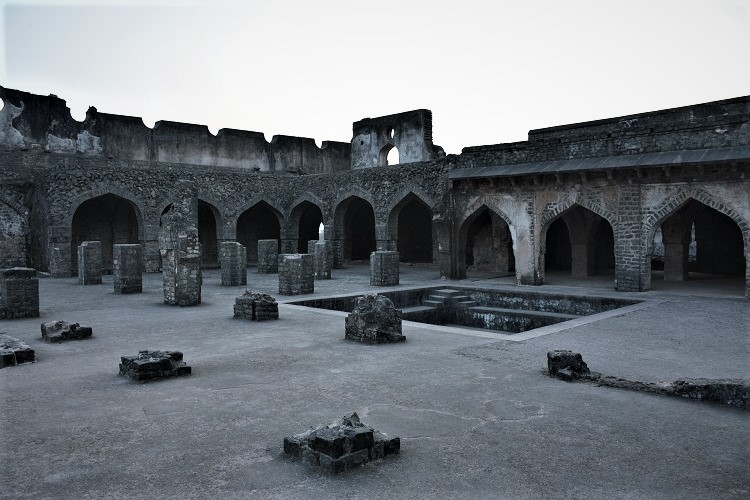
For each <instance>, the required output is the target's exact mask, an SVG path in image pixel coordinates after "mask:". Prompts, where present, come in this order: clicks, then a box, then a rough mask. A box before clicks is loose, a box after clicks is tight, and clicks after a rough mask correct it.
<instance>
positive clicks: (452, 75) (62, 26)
mask: <svg viewBox="0 0 750 500" xmlns="http://www.w3.org/2000/svg"><path fill="white" fill-rule="evenodd" d="M0 6H2V9H1V10H0V12H1V14H0V15H2V19H1V20H0V21H1V23H0V26H2V29H3V36H2V43H3V50H2V51H0V52H1V53H2V54H1V55H0V57H2V58H3V59H2V61H0V72H1V73H0V84H1V85H3V86H5V87H9V88H16V89H21V90H25V91H29V92H32V93H36V94H44V95H46V94H56V95H57V96H59V97H61V98H63V99H65V100H67V102H68V105H69V107H70V108H71V111H72V114H73V116H74V117H75V118H76V119H79V120H80V119H83V117H84V114H85V111H86V109H87V108H88V106H96V107H97V109H98V110H99V111H102V112H107V113H118V114H125V115H131V116H141V117H143V119H144V122H145V123H146V124H147V125H149V126H153V124H154V122H155V121H157V120H173V121H184V122H190V123H201V124H206V125H208V126H209V129H210V130H211V131H212V132H213V133H216V132H217V131H218V130H219V129H220V128H224V127H226V128H238V129H245V130H255V131H259V132H263V133H264V134H265V136H266V139H267V140H270V139H271V137H272V136H273V135H275V134H285V135H298V136H304V137H313V138H315V139H316V141H317V142H318V144H320V142H321V141H322V140H336V141H346V142H348V141H350V140H351V123H352V122H354V121H356V120H359V119H361V118H364V117H368V116H369V117H375V116H382V115H387V114H392V113H398V112H401V111H408V110H412V109H418V108H428V109H431V110H432V111H433V124H434V127H433V136H434V140H435V143H436V144H439V145H441V146H443V147H444V148H445V150H446V151H447V152H448V153H460V151H461V148H462V147H465V146H473V145H479V144H496V143H501V142H512V141H518V140H525V139H526V134H527V132H528V130H529V129H534V128H542V127H548V126H554V125H562V124H566V123H574V122H579V121H587V120H594V119H599V118H607V117H612V116H620V115H625V114H631V113H638V112H644V111H652V110H656V109H663V108H669V107H674V106H682V105H688V104H695V103H699V102H707V101H713V100H718V99H725V98H730V97H737V96H741V95H748V94H750V63H749V62H748V61H749V60H750V0H700V1H699V0H611V1H610V0H565V1H562V0H524V1H521V0H514V1H502V0H494V1H492V0H481V1H474V0H462V1H455V0H454V1H443V0H432V1H422V0H414V1H410V0H378V1H377V2H357V1H352V0H307V1H304V0H273V1H262V2H261V1H250V0H248V1H228V0H224V1H220V0H205V1H200V0H188V1H182V2H181V1H175V0H172V1H164V0H113V1H104V0H102V1H98V2H94V1H70V0H69V1H52V0H38V1H34V0H31V1H18V0H0Z"/></svg>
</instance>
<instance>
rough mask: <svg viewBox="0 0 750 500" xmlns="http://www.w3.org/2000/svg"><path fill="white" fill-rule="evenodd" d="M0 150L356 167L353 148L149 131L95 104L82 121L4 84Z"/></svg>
mask: <svg viewBox="0 0 750 500" xmlns="http://www.w3.org/2000/svg"><path fill="white" fill-rule="evenodd" d="M0 98H1V99H2V100H3V102H4V104H5V106H4V107H3V109H2V110H0V147H3V148H5V149H28V148H32V147H41V148H42V149H44V150H47V151H50V152H55V153H80V154H84V155H87V156H104V157H106V158H116V159H123V160H141V161H156V162H165V163H185V164H193V165H204V166H216V167H235V168H244V169H250V170H259V171H276V172H290V173H297V174H312V173H325V172H336V171H341V170H348V169H350V168H351V146H350V144H348V143H345V142H331V141H325V142H323V144H322V147H320V148H319V147H317V145H316V144H315V141H314V140H313V139H308V138H305V137H291V136H274V137H273V139H272V140H271V142H267V141H266V139H265V137H264V136H263V134H262V133H260V132H248V131H244V130H233V129H221V130H219V132H218V133H217V134H216V135H215V136H214V135H213V134H211V132H210V131H209V130H208V127H206V126H205V125H193V124H188V123H178V122H170V121H159V122H156V124H155V125H154V128H153V129H151V128H149V127H147V126H146V125H144V123H143V120H141V119H140V118H136V117H132V116H122V115H113V114H108V113H100V112H98V111H97V110H96V108H94V107H91V108H89V110H88V111H87V112H86V119H85V120H84V121H82V122H78V121H76V120H75V119H73V117H72V116H71V115H70V109H69V108H68V107H67V106H66V104H65V101H64V100H63V99H60V98H58V97H57V96H54V95H50V96H40V95H35V94H30V93H28V92H22V91H19V90H13V89H6V88H3V87H0Z"/></svg>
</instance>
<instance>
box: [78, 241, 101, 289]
mask: <svg viewBox="0 0 750 500" xmlns="http://www.w3.org/2000/svg"><path fill="white" fill-rule="evenodd" d="M78 283H81V284H83V285H101V284H102V242H101V241H84V242H83V243H81V244H80V245H79V246H78Z"/></svg>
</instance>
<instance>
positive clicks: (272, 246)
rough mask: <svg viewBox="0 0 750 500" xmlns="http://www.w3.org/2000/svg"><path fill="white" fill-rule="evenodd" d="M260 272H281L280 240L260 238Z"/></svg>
mask: <svg viewBox="0 0 750 500" xmlns="http://www.w3.org/2000/svg"><path fill="white" fill-rule="evenodd" d="M258 272H259V273H267V274H272V273H277V272H279V240H258Z"/></svg>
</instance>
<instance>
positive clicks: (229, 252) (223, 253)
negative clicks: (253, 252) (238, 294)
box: [219, 241, 247, 286]
mask: <svg viewBox="0 0 750 500" xmlns="http://www.w3.org/2000/svg"><path fill="white" fill-rule="evenodd" d="M219 262H220V264H221V284H222V286H240V285H247V249H246V248H245V247H244V246H243V245H242V244H241V243H239V242H237V241H224V242H222V244H221V248H220V250H219Z"/></svg>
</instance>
